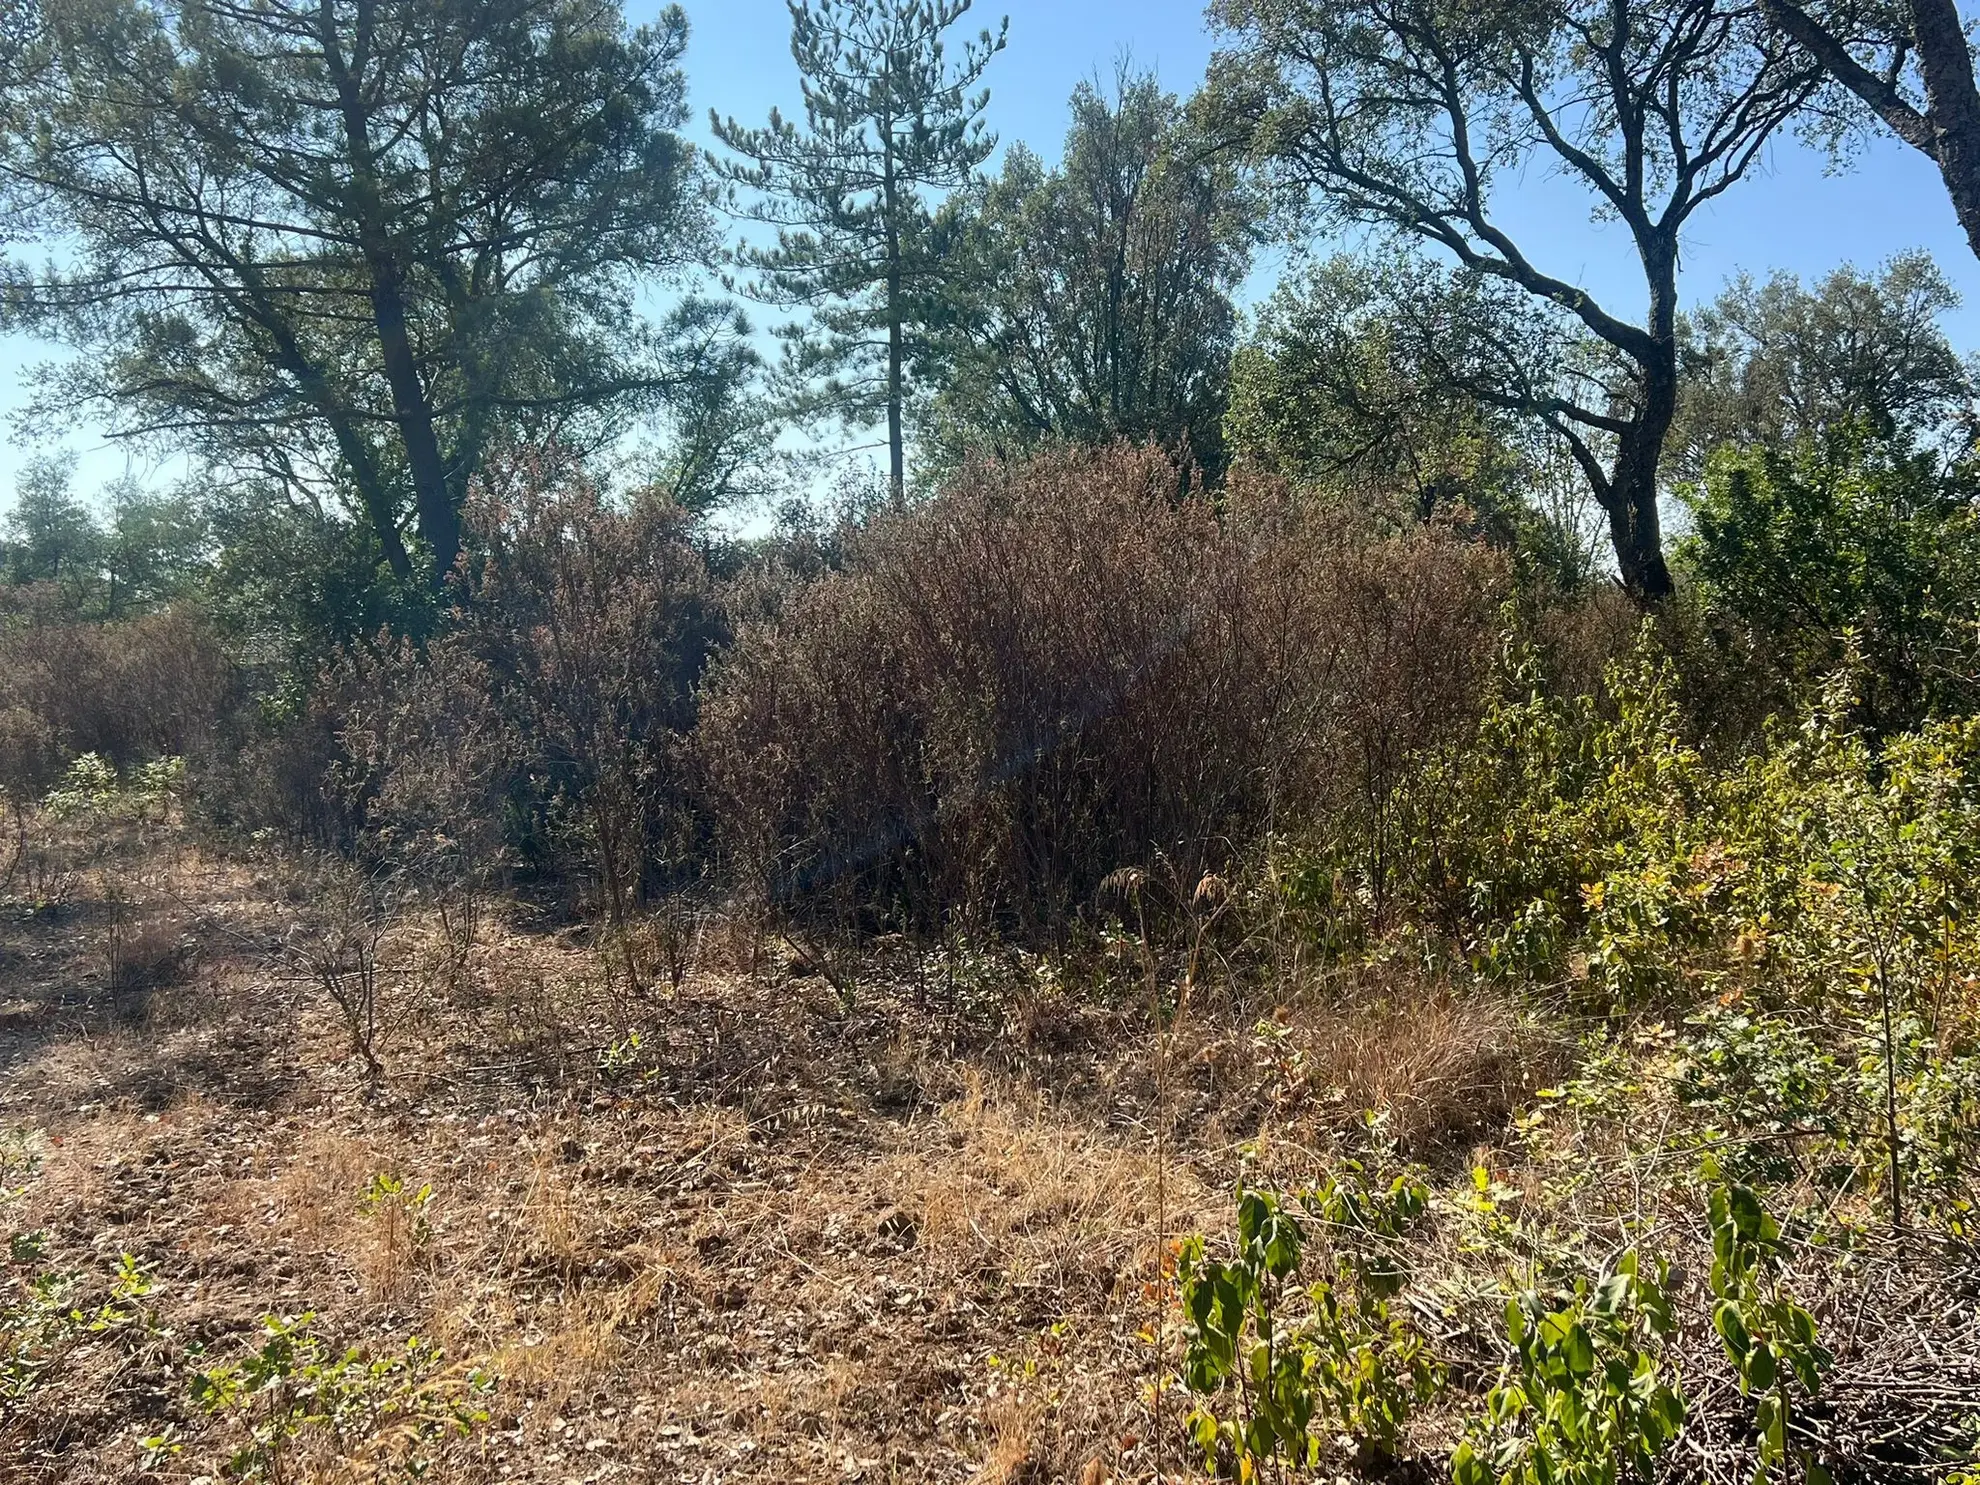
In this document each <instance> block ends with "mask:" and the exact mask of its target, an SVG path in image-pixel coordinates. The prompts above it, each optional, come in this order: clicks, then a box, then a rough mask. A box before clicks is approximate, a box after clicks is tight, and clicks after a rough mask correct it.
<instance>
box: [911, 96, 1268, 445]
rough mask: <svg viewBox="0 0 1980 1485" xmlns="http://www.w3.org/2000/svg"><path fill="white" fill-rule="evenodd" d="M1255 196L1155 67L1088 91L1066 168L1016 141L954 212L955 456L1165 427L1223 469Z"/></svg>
mask: <svg viewBox="0 0 1980 1485" xmlns="http://www.w3.org/2000/svg"><path fill="white" fill-rule="evenodd" d="M1255 219H1256V211H1255V208H1254V198H1253V194H1252V193H1251V192H1250V191H1249V190H1248V189H1247V187H1246V185H1245V183H1244V181H1243V180H1242V178H1241V176H1240V174H1239V172H1238V170H1237V169H1236V167H1235V165H1234V163H1233V162H1232V161H1231V160H1230V159H1229V158H1228V157H1227V156H1225V155H1223V154H1220V153H1217V152H1214V151H1212V150H1210V149H1209V148H1207V147H1206V145H1205V141H1204V140H1203V138H1202V136H1201V135H1200V134H1199V133H1198V132H1197V131H1196V130H1195V129H1193V128H1192V127H1191V126H1190V124H1189V122H1188V120H1187V119H1186V117H1185V115H1184V111H1183V108H1182V105H1181V104H1180V103H1179V102H1178V101H1177V99H1176V98H1175V97H1174V96H1173V95H1172V94H1168V93H1165V92H1163V91H1162V87H1161V85H1160V83H1158V82H1157V81H1156V79H1155V78H1154V77H1153V76H1151V75H1140V76H1136V75H1132V74H1130V73H1128V72H1127V71H1126V70H1125V69H1123V70H1122V71H1121V73H1120V74H1119V76H1118V77H1117V79H1116V86H1115V91H1114V95H1113V96H1112V97H1111V98H1109V97H1107V96H1106V95H1104V94H1102V93H1101V92H1100V90H1099V89H1098V88H1097V87H1094V86H1093V85H1091V84H1084V83H1083V84H1081V85H1080V87H1079V89H1078V90H1077V91H1076V92H1075V93H1074V94H1073V99H1072V126H1071V128H1070V129H1069V131H1068V132H1067V135H1066V144H1065V152H1064V157H1063V159H1062V161H1061V163H1060V164H1059V165H1058V166H1057V167H1056V168H1054V169H1047V168H1046V167H1045V166H1044V164H1043V163H1042V162H1041V161H1040V160H1039V159H1038V158H1037V156H1035V155H1034V154H1032V153H1031V152H1030V151H1029V150H1027V149H1024V148H1023V147H1022V146H1017V147H1013V148H1012V150H1011V151H1010V153H1009V154H1008V155H1007V156H1006V158H1005V161H1004V168H1003V171H1002V173H1001V175H999V177H998V178H997V179H996V180H994V181H992V182H988V183H986V184H985V185H984V186H983V187H982V188H981V189H980V190H978V191H977V192H975V193H974V194H973V195H972V196H970V197H969V198H968V199H966V200H963V201H959V202H958V203H956V206H955V208H954V209H953V210H952V211H951V212H950V213H948V217H947V220H945V222H944V223H943V226H944V228H945V230H946V232H947V233H948V234H949V236H950V240H952V241H953V244H954V245H953V246H951V247H950V248H949V252H950V253H951V255H952V256H953V257H955V258H957V259H959V260H961V261H963V262H965V263H967V265H968V267H969V271H970V274H971V282H970V283H969V284H967V285H966V286H965V287H964V288H963V290H962V292H961V293H959V294H958V295H957V296H956V303H955V306H954V310H953V314H954V318H953V320H952V321H951V322H950V323H949V324H948V326H947V327H946V331H945V335H944V339H943V343H944V347H945V349H946V352H947V359H946V364H945V367H944V372H945V378H944V387H943V390H942V392H941V394H940V395H939V396H938V398H937V399H936V402H935V406H934V409H933V414H934V416H933V419H932V434H933V437H932V440H931V442H932V443H933V444H934V452H935V456H936V458H937V459H938V460H939V461H945V462H947V463H949V464H954V463H955V462H956V461H957V460H958V459H959V458H960V457H961V456H962V455H963V454H964V453H966V452H968V451H972V450H977V451H983V452H989V453H993V454H995V455H998V456H1000V457H1009V456H1012V455H1016V454H1021V453H1024V452H1026V451H1029V450H1031V449H1034V448H1036V447H1038V446H1040V445H1041V444H1043V443H1045V442H1047V441H1051V440H1064V441H1070V442H1074V443H1082V444H1101V443H1108V442H1112V441H1113V440H1115V439H1121V438H1126V439H1131V440H1152V441H1154V442H1156V443H1159V444H1161V445H1163V446H1164V447H1165V448H1168V449H1169V450H1171V452H1174V453H1177V454H1180V455H1182V456H1184V457H1185V458H1187V459H1188V460H1190V461H1191V462H1193V463H1194V464H1195V465H1196V466H1198V467H1199V468H1202V469H1204V470H1206V471H1208V472H1210V473H1212V474H1215V473H1216V472H1217V471H1218V470H1219V469H1220V468H1221V466H1222V464H1223V462H1224V459H1223V451H1222V434H1221V429H1220V426H1219V425H1220V421H1221V418H1222V414H1223V407H1224V399H1225V392H1226V386H1227V382H1228V377H1229V367H1230V355H1231V348H1232V344H1233V341H1234V339H1235V331H1236V322H1237V316H1236V312H1235V310H1234V308H1233V306H1232V295H1233V294H1234V293H1235V291H1236V290H1237V288H1238V286H1239V284H1240V283H1241V282H1242V281H1243V279H1244V275H1245V271H1246V269H1247V268H1248V267H1249V266H1250V261H1251V248H1252V243H1253V238H1254V236H1255Z"/></svg>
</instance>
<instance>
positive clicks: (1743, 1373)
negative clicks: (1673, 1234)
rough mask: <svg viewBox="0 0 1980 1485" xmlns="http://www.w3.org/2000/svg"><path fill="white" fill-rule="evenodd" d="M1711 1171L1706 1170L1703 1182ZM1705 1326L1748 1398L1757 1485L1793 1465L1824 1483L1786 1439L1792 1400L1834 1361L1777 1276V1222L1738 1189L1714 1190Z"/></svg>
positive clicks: (1814, 1464) (1808, 1393)
mask: <svg viewBox="0 0 1980 1485" xmlns="http://www.w3.org/2000/svg"><path fill="white" fill-rule="evenodd" d="M1717 1173H1718V1172H1717V1169H1716V1167H1715V1166H1712V1165H1710V1164H1708V1165H1707V1168H1706V1175H1707V1178H1708V1179H1710V1178H1712V1177H1714V1176H1716V1175H1717ZM1710 1209H1711V1222H1712V1295H1713V1298H1714V1300H1715V1303H1714V1305H1713V1308H1712V1328H1713V1329H1714V1330H1716V1331H1717V1332H1718V1333H1719V1339H1720V1340H1721V1341H1722V1342H1723V1343H1724V1344H1725V1349H1726V1356H1727V1357H1728V1358H1729V1359H1730V1360H1731V1362H1732V1364H1733V1371H1734V1373H1735V1374H1736V1375H1737V1376H1738V1378H1739V1390H1740V1393H1741V1395H1742V1396H1746V1397H1751V1398H1753V1399H1754V1423H1755V1427H1756V1430H1757V1432H1758V1435H1759V1453H1760V1468H1759V1472H1758V1473H1757V1474H1756V1475H1755V1477H1754V1478H1755V1480H1756V1482H1758V1481H1765V1480H1767V1479H1770V1478H1772V1477H1773V1476H1772V1472H1773V1471H1775V1470H1777V1469H1786V1468H1789V1467H1791V1466H1794V1465H1798V1466H1799V1468H1800V1473H1801V1477H1802V1479H1803V1480H1805V1481H1806V1482H1807V1485H1827V1482H1828V1478H1829V1476H1828V1472H1827V1471H1826V1470H1825V1469H1823V1467H1822V1465H1821V1463H1820V1462H1819V1461H1818V1460H1817V1459H1816V1458H1815V1457H1814V1456H1813V1454H1812V1453H1810V1452H1809V1451H1807V1450H1805V1449H1802V1448H1800V1447H1798V1446H1796V1445H1795V1444H1794V1443H1793V1441H1792V1439H1791V1438H1790V1436H1789V1424H1790V1422H1791V1419H1792V1417H1793V1410H1794V1407H1795V1405H1796V1399H1797V1397H1799V1399H1800V1400H1801V1401H1802V1403H1803V1404H1805V1403H1806V1401H1807V1400H1808V1399H1811V1398H1813V1397H1815V1396H1816V1394H1817V1393H1818V1392H1820V1390H1821V1386H1822V1373H1823V1372H1824V1371H1825V1370H1827V1368H1828V1367H1829V1366H1830V1365H1831V1363H1832V1362H1833V1361H1834V1358H1833V1357H1832V1356H1831V1355H1830V1354H1829V1352H1828V1350H1827V1349H1826V1348H1824V1347H1823V1346H1822V1344H1821V1343H1820V1341H1819V1340H1818V1339H1817V1334H1816V1325H1815V1317H1814V1316H1813V1315H1811V1314H1809V1313H1808V1311H1807V1310H1805V1309H1803V1308H1802V1307H1801V1306H1800V1305H1799V1304H1797V1303H1795V1300H1794V1297H1793V1295H1792V1294H1790V1293H1789V1292H1788V1289H1787V1285H1786V1284H1785V1282H1784V1281H1783V1280H1782V1278H1781V1276H1780V1262H1781V1258H1782V1255H1783V1253H1784V1252H1785V1246H1784V1244H1783V1243H1782V1241H1781V1229H1780V1224H1779V1223H1777V1222H1776V1221H1775V1220H1774V1219H1773V1218H1772V1217H1771V1216H1769V1215H1768V1214H1767V1212H1766V1211H1765V1209H1764V1208H1763V1207H1762V1206H1761V1204H1760V1198H1759V1197H1758V1196H1756V1195H1755V1194H1754V1193H1753V1191H1752V1190H1751V1189H1750V1188H1748V1187H1745V1186H1739V1185H1733V1184H1725V1185H1718V1186H1715V1187H1713V1190H1712V1195H1711V1207H1710Z"/></svg>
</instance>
